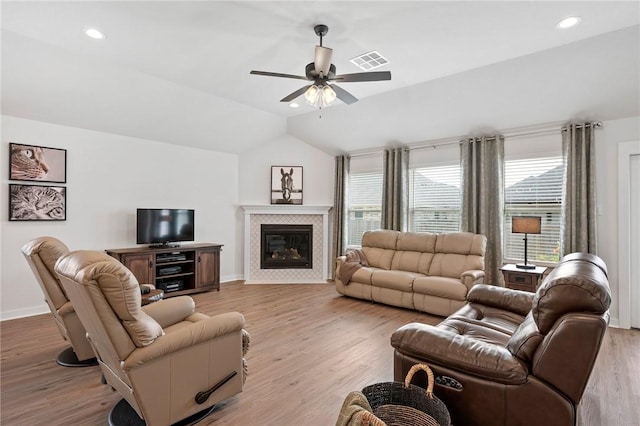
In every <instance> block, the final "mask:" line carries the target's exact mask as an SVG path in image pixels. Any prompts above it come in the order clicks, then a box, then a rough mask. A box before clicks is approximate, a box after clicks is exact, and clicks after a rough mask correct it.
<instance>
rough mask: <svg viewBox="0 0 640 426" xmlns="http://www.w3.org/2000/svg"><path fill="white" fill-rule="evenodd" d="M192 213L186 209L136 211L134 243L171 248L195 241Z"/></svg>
mask: <svg viewBox="0 0 640 426" xmlns="http://www.w3.org/2000/svg"><path fill="white" fill-rule="evenodd" d="M194 229H195V221H194V211H193V210H188V209H138V210H137V213H136V242H137V243H138V244H149V245H152V246H171V245H177V244H176V243H179V242H182V241H194V240H195V238H194V237H195V235H194V233H195V231H194Z"/></svg>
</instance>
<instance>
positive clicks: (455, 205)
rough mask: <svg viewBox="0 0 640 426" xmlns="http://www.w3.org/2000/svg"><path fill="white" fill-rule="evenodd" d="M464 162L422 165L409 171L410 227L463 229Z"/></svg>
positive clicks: (414, 230)
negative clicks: (461, 187)
mask: <svg viewBox="0 0 640 426" xmlns="http://www.w3.org/2000/svg"><path fill="white" fill-rule="evenodd" d="M460 197H461V196H460V165H459V164H455V165H450V166H437V167H421V168H413V169H410V171H409V230H410V231H412V232H432V233H441V232H457V231H459V230H460V215H461V212H460V209H461V205H460V203H461V200H460Z"/></svg>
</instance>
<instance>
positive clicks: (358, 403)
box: [336, 391, 387, 426]
mask: <svg viewBox="0 0 640 426" xmlns="http://www.w3.org/2000/svg"><path fill="white" fill-rule="evenodd" d="M336 426H387V425H385V424H384V422H383V421H382V420H380V419H379V418H377V417H376V416H375V415H374V414H373V410H372V409H371V406H370V405H369V402H368V401H367V398H366V397H365V396H364V395H363V394H362V392H358V391H354V392H351V393H350V394H349V395H347V397H346V398H345V399H344V402H343V403H342V409H340V414H339V415H338V421H337V422H336Z"/></svg>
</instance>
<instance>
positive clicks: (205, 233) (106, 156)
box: [0, 116, 313, 319]
mask: <svg viewBox="0 0 640 426" xmlns="http://www.w3.org/2000/svg"><path fill="white" fill-rule="evenodd" d="M1 140H2V143H1V146H0V152H2V154H1V156H0V163H1V166H0V167H1V168H0V175H1V176H2V185H1V189H0V200H2V201H1V202H0V204H1V205H2V206H4V207H3V208H2V212H1V215H2V216H1V217H2V222H1V226H0V235H1V236H2V244H1V245H0V246H1V247H0V250H1V251H0V269H1V273H0V279H1V280H0V286H1V294H2V302H1V305H0V310H1V313H0V317H1V318H2V319H7V318H14V317H18V316H25V315H32V314H36V313H42V312H47V311H48V310H47V307H46V305H45V304H44V301H43V296H42V292H41V290H40V288H39V287H38V284H37V282H36V280H35V278H34V277H33V274H32V273H31V270H30V269H29V267H28V265H27V263H26V261H25V260H24V258H23V256H22V254H21V252H20V247H21V246H22V245H23V244H24V243H26V242H27V241H29V240H30V239H32V238H34V237H38V236H42V235H51V236H54V237H57V238H60V239H61V240H62V241H64V242H65V243H66V244H67V245H68V246H69V248H70V249H72V250H75V249H95V250H104V249H107V248H119V247H134V246H135V245H136V240H135V210H136V208H137V207H155V208H191V209H195V220H196V230H195V235H196V241H197V242H215V243H220V244H224V248H223V252H222V255H221V280H222V281H229V280H233V279H238V278H240V276H239V275H240V273H241V270H242V269H241V265H240V262H239V261H238V259H240V258H241V254H238V253H239V252H240V250H241V243H240V241H241V240H239V239H237V238H236V228H237V227H238V224H237V223H236V218H235V213H236V210H235V207H234V206H235V205H237V203H238V202H237V197H238V157H237V156H236V155H233V154H223V153H218V152H213V151H208V150H202V149H197V148H185V147H180V146H175V145H169V144H165V143H159V142H154V141H149V140H143V139H136V138H131V137H124V136H118V135H113V134H108V133H101V132H95V131H89V130H84V129H78V128H73V127H66V126H60V125H54V124H49V123H43V122H38V121H31V120H24V119H18V118H14V117H9V116H2V139H1ZM9 142H16V143H23V144H33V145H41V146H48V147H54V148H63V149H66V150H67V184H66V187H67V220H66V221H64V222H9V221H8V208H6V206H7V204H6V202H7V200H8V182H9V181H8V179H7V177H8V176H9V170H8V158H7V157H8V149H9V148H8V144H9ZM214 142H215V137H212V143H214ZM287 161H293V160H290V159H287ZM296 162H297V161H296ZM312 169H313V168H312ZM310 173H311V175H312V176H313V172H310ZM311 187H313V185H312V186H311ZM265 190H266V189H265Z"/></svg>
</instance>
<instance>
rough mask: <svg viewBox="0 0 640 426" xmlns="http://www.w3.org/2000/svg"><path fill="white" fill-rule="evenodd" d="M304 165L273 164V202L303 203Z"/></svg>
mask: <svg viewBox="0 0 640 426" xmlns="http://www.w3.org/2000/svg"><path fill="white" fill-rule="evenodd" d="M302 184H303V179H302V166H271V204H298V205H301V204H302Z"/></svg>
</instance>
